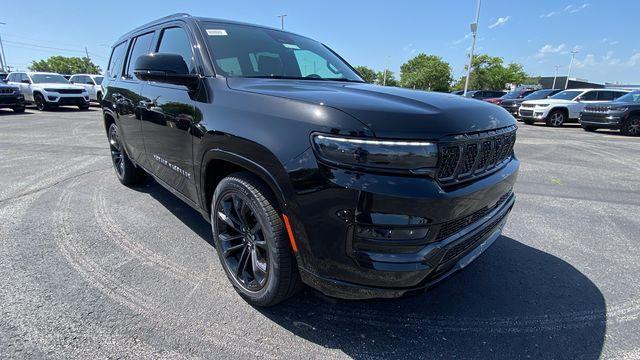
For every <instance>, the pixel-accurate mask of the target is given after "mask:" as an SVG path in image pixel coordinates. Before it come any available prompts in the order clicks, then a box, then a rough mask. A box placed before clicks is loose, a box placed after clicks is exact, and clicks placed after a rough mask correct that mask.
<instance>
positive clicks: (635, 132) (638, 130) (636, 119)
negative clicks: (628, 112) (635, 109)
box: [620, 116, 640, 136]
mask: <svg viewBox="0 0 640 360" xmlns="http://www.w3.org/2000/svg"><path fill="white" fill-rule="evenodd" d="M620 130H621V131H622V134H623V135H627V136H640V116H631V117H630V118H628V119H627V120H625V121H624V122H623V123H622V127H621V128H620Z"/></svg>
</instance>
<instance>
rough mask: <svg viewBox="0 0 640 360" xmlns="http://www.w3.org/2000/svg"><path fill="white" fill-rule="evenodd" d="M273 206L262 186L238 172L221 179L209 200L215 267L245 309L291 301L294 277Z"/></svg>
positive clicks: (290, 254)
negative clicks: (237, 295)
mask: <svg viewBox="0 0 640 360" xmlns="http://www.w3.org/2000/svg"><path fill="white" fill-rule="evenodd" d="M276 209H277V202H276V201H275V200H274V199H273V197H272V196H271V193H270V191H269V190H268V188H267V187H266V186H265V185H264V183H263V182H262V181H261V180H260V179H259V178H257V177H255V176H253V175H252V174H250V173H245V172H240V173H235V174H231V175H229V176H227V177H226V178H224V179H222V181H220V183H219V184H218V186H217V187H216V189H215V192H214V194H213V198H212V201H211V228H212V231H213V238H214V242H215V246H216V249H217V253H218V258H219V259H220V263H221V264H222V267H223V268H224V271H225V273H226V274H227V277H228V278H229V281H231V283H232V284H233V287H234V288H235V290H236V291H237V292H238V294H240V296H242V297H243V298H244V299H245V300H246V301H247V302H248V303H249V304H251V305H253V306H260V307H267V306H273V305H276V304H277V303H279V302H281V301H283V300H285V299H287V298H289V297H291V296H293V294H295V292H296V291H297V290H298V289H299V287H300V284H301V282H300V276H299V274H298V267H297V264H296V259H295V256H294V254H293V251H292V249H291V245H290V243H289V238H288V236H287V233H286V231H285V227H284V224H283V221H282V218H281V217H280V212H279V211H277V210H276Z"/></svg>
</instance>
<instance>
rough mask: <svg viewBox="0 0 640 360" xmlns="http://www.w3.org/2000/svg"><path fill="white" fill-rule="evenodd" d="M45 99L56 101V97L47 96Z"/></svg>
mask: <svg viewBox="0 0 640 360" xmlns="http://www.w3.org/2000/svg"><path fill="white" fill-rule="evenodd" d="M47 98H48V99H49V100H51V101H55V100H56V99H57V97H56V96H47Z"/></svg>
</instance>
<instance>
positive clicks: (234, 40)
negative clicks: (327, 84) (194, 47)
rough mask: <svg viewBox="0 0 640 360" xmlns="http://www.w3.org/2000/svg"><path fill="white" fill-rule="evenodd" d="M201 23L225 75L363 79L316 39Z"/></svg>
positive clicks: (359, 80)
mask: <svg viewBox="0 0 640 360" xmlns="http://www.w3.org/2000/svg"><path fill="white" fill-rule="evenodd" d="M202 27H203V32H204V34H203V36H205V38H206V41H207V45H208V48H209V51H210V52H211V53H212V54H211V56H212V58H213V59H214V66H215V68H216V71H217V72H219V73H221V74H223V75H226V76H231V77H261V78H262V77H264V78H278V79H307V80H341V81H357V82H362V79H361V78H360V76H358V74H357V73H356V72H355V71H354V70H352V69H351V67H350V66H349V65H348V64H347V63H345V62H344V61H343V60H341V59H340V58H339V57H338V56H337V55H336V54H334V53H333V52H332V51H331V50H329V49H328V48H327V47H325V46H324V45H322V44H321V43H319V42H317V41H314V40H311V39H308V38H305V37H302V36H298V35H294V34H290V33H286V32H283V31H278V30H272V29H265V28H260V27H254V26H248V25H239V24H224V23H215V22H206V23H204V24H203V25H202Z"/></svg>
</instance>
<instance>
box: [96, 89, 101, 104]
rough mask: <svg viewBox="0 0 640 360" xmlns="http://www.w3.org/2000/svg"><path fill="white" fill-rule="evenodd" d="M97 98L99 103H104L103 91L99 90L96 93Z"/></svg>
mask: <svg viewBox="0 0 640 360" xmlns="http://www.w3.org/2000/svg"><path fill="white" fill-rule="evenodd" d="M96 100H97V102H98V104H102V92H100V91H98V92H97V93H96Z"/></svg>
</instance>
